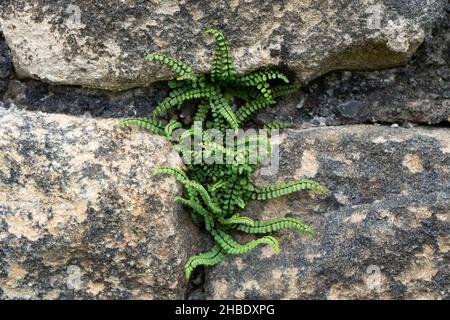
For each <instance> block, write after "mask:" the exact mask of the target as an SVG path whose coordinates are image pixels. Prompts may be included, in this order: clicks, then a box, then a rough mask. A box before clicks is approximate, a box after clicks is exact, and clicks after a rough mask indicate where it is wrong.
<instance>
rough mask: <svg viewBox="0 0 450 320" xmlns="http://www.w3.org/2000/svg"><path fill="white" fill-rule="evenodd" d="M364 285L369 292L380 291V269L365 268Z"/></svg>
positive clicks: (372, 266)
mask: <svg viewBox="0 0 450 320" xmlns="http://www.w3.org/2000/svg"><path fill="white" fill-rule="evenodd" d="M366 273H367V280H366V285H367V289H369V290H380V288H381V269H380V267H379V266H376V265H370V266H369V267H367V270H366Z"/></svg>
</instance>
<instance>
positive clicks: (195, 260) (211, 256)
mask: <svg viewBox="0 0 450 320" xmlns="http://www.w3.org/2000/svg"><path fill="white" fill-rule="evenodd" d="M224 256H225V250H224V249H223V248H222V247H221V246H220V245H219V244H216V245H215V246H214V247H213V248H212V249H211V250H210V251H207V252H204V253H201V254H199V255H196V256H192V257H190V258H189V260H188V261H187V262H186V264H185V265H184V274H185V276H186V278H187V279H189V278H190V277H191V274H192V271H194V269H195V268H197V267H198V266H201V265H203V266H214V265H216V264H218V263H220V262H222V260H223V258H224Z"/></svg>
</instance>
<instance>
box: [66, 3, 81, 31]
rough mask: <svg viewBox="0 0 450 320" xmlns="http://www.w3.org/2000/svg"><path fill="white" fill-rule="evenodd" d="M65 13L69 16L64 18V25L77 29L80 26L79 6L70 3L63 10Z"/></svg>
mask: <svg viewBox="0 0 450 320" xmlns="http://www.w3.org/2000/svg"><path fill="white" fill-rule="evenodd" d="M65 13H66V14H68V15H69V18H67V20H66V26H67V27H68V28H70V29H78V28H81V27H82V25H81V9H80V7H79V6H77V5H74V4H70V5H69V6H68V7H67V8H66V11H65Z"/></svg>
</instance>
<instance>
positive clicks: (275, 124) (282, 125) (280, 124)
mask: <svg viewBox="0 0 450 320" xmlns="http://www.w3.org/2000/svg"><path fill="white" fill-rule="evenodd" d="M287 128H292V124H290V123H288V122H284V121H279V120H274V121H272V122H270V123H267V124H266V125H264V129H266V130H275V129H287Z"/></svg>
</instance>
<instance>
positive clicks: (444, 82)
mask: <svg viewBox="0 0 450 320" xmlns="http://www.w3.org/2000/svg"><path fill="white" fill-rule="evenodd" d="M278 106H279V107H277V108H275V109H269V110H268V112H265V113H262V114H261V115H260V116H259V120H260V122H263V121H268V120H269V119H273V118H277V119H280V120H285V121H290V122H292V123H294V124H295V126H296V127H303V128H304V127H310V126H320V125H340V124H353V123H372V122H378V123H399V124H405V125H407V124H408V123H423V124H440V123H443V124H445V123H449V122H450V4H449V5H448V6H447V13H446V15H445V16H444V17H443V19H441V20H440V21H439V22H438V23H437V24H436V26H435V28H434V29H433V32H432V33H431V34H430V35H429V36H427V38H426V40H425V42H424V43H423V45H422V46H421V47H420V48H419V49H418V51H417V53H416V54H415V56H414V57H413V59H412V61H411V62H410V63H408V64H407V65H406V66H405V67H399V68H395V69H391V70H385V71H375V72H350V71H339V72H332V73H330V74H328V75H326V76H324V77H321V78H320V79H317V80H316V81H313V82H312V83H310V85H308V86H307V87H306V88H304V89H303V90H302V92H300V93H298V94H295V95H293V96H290V97H287V98H285V99H283V100H281V101H280V103H279V104H278Z"/></svg>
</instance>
